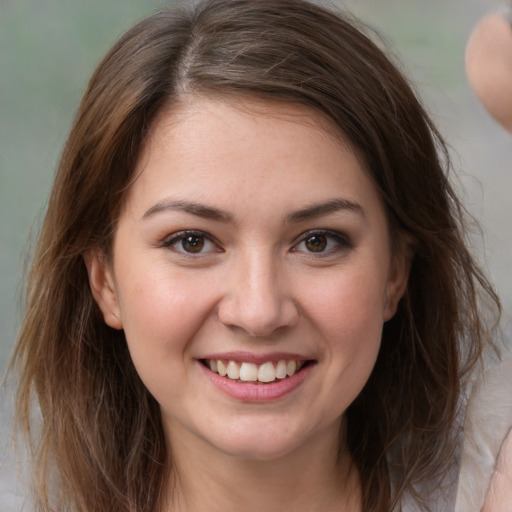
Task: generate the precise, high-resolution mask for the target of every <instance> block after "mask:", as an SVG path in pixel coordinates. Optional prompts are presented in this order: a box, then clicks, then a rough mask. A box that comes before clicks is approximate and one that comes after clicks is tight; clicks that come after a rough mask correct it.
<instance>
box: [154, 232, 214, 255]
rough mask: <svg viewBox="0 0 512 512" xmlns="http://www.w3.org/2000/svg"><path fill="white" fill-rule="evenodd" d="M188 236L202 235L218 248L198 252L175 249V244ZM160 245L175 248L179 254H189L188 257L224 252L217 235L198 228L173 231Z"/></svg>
mask: <svg viewBox="0 0 512 512" xmlns="http://www.w3.org/2000/svg"><path fill="white" fill-rule="evenodd" d="M187 236H197V237H202V238H204V239H205V240H207V241H209V242H211V243H212V244H213V245H215V247H216V250H215V251H211V250H210V251H204V252H203V251H200V252H197V253H193V252H186V251H179V250H177V249H175V248H174V247H173V245H174V244H177V243H178V242H179V241H180V240H183V239H185V238H186V237H187ZM159 246H160V247H162V248H167V249H170V250H174V252H175V253H176V254H179V255H183V256H187V257H195V258H197V257H198V256H201V255H203V256H204V255H207V254H211V253H212V252H222V248H221V247H220V243H219V242H218V241H217V239H216V238H215V237H213V236H212V235H210V234H208V233H206V232H204V231H200V230H197V229H184V230H182V231H176V232H174V233H171V234H170V235H167V236H166V237H165V238H164V239H163V240H162V242H161V243H160V244H159Z"/></svg>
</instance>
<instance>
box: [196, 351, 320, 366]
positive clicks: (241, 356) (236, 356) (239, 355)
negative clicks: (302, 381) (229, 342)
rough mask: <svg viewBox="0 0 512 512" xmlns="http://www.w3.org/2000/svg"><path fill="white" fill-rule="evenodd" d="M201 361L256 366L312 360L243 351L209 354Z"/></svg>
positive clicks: (294, 355) (290, 353) (299, 355)
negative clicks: (232, 362) (230, 362)
mask: <svg viewBox="0 0 512 512" xmlns="http://www.w3.org/2000/svg"><path fill="white" fill-rule="evenodd" d="M200 359H203V360H204V359H207V360H208V359H214V360H219V359H220V360H221V361H237V362H240V363H244V362H245V363H254V364H263V363H266V362H268V361H272V362H274V361H275V362H277V361H283V360H284V361H292V360H293V361H309V360H311V359H312V358H311V357H307V356H304V355H301V354H296V353H292V352H269V353H266V354H254V353H253V352H241V351H232V352H217V353H213V354H207V355H205V356H203V357H201V358H200Z"/></svg>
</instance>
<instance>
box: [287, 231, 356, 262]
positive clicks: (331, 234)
mask: <svg viewBox="0 0 512 512" xmlns="http://www.w3.org/2000/svg"><path fill="white" fill-rule="evenodd" d="M315 237H317V238H320V239H324V241H325V243H326V246H327V247H329V245H332V243H331V244H330V243H329V241H331V242H332V241H334V244H335V246H334V247H331V248H329V249H327V250H326V249H325V247H323V248H322V247H321V248H320V250H319V251H316V252H315V251H314V250H304V251H301V252H304V253H305V254H307V255H308V256H309V257H314V258H323V257H327V256H332V255H334V254H337V253H339V252H340V251H344V250H348V249H352V248H353V246H354V245H353V243H352V241H351V240H350V238H349V237H348V236H347V235H345V234H343V233H340V232H338V231H331V230H329V229H312V230H310V231H306V232H305V233H302V234H301V235H300V236H299V237H298V238H297V240H296V242H295V244H294V246H293V248H292V252H299V251H300V249H298V247H299V246H300V245H301V244H305V243H306V242H307V241H308V239H309V240H311V239H313V238H315Z"/></svg>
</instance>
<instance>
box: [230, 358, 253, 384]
mask: <svg viewBox="0 0 512 512" xmlns="http://www.w3.org/2000/svg"><path fill="white" fill-rule="evenodd" d="M231 363H233V364H237V363H235V362H233V361H230V362H229V364H231ZM237 366H238V365H237ZM240 380H243V381H245V382H256V381H257V380H258V367H257V366H256V365H255V364H253V363H242V364H241V365H240Z"/></svg>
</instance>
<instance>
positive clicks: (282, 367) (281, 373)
mask: <svg viewBox="0 0 512 512" xmlns="http://www.w3.org/2000/svg"><path fill="white" fill-rule="evenodd" d="M286 375H287V373H286V361H279V362H278V363H277V365H276V378H277V379H284V378H285V377H286Z"/></svg>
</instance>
